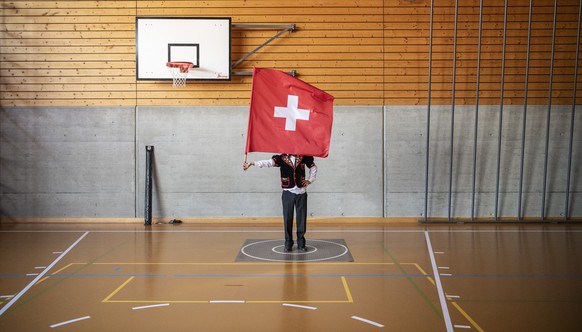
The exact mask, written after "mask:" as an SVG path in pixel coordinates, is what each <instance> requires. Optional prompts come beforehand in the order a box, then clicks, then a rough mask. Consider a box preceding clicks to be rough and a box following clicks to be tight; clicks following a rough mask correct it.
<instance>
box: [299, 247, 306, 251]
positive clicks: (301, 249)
mask: <svg viewBox="0 0 582 332" xmlns="http://www.w3.org/2000/svg"><path fill="white" fill-rule="evenodd" d="M299 251H301V252H307V247H301V248H299Z"/></svg>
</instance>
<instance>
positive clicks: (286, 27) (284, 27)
mask: <svg viewBox="0 0 582 332" xmlns="http://www.w3.org/2000/svg"><path fill="white" fill-rule="evenodd" d="M232 27H233V28H235V29H270V30H281V31H279V32H278V33H277V34H276V35H274V36H273V37H271V38H270V39H269V40H267V41H266V42H264V43H263V44H261V45H259V46H257V47H256V48H255V49H254V50H252V51H250V52H249V53H248V54H246V55H245V56H243V57H242V58H240V59H238V60H237V61H236V62H235V63H233V64H232V67H231V68H232V69H234V68H236V67H237V66H238V65H240V64H241V63H242V62H243V61H245V60H246V59H247V58H248V57H250V56H251V55H253V54H255V53H257V52H258V51H259V50H260V49H262V48H263V47H265V46H267V45H268V44H269V43H270V42H272V41H273V40H275V39H277V38H279V37H280V36H281V35H283V34H284V33H285V32H288V31H291V32H295V30H296V29H297V26H296V25H295V24H289V25H258V24H233V25H232ZM291 73H292V75H293V76H295V75H296V74H297V72H296V71H295V70H292V71H291ZM232 74H233V75H241V76H244V75H249V73H248V72H233V73H232ZM250 75H252V73H250Z"/></svg>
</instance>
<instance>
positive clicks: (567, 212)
mask: <svg viewBox="0 0 582 332" xmlns="http://www.w3.org/2000/svg"><path fill="white" fill-rule="evenodd" d="M581 18H582V2H580V5H579V6H578V35H577V38H576V65H575V66H574V89H573V90H574V91H572V113H570V140H569V142H568V170H567V171H566V204H565V207H564V219H565V220H568V219H569V217H570V175H571V173H572V145H573V141H574V119H575V115H576V92H577V87H578V61H580V29H582V24H581V21H582V20H581Z"/></svg>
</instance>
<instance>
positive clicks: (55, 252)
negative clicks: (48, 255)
mask: <svg viewBox="0 0 582 332" xmlns="http://www.w3.org/2000/svg"><path fill="white" fill-rule="evenodd" d="M62 253H63V252H62V251H53V254H55V255H56V254H62Z"/></svg>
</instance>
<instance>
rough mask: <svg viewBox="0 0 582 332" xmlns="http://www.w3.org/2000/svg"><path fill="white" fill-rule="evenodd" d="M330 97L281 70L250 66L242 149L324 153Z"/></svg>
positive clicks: (330, 114)
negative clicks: (251, 73)
mask: <svg viewBox="0 0 582 332" xmlns="http://www.w3.org/2000/svg"><path fill="white" fill-rule="evenodd" d="M333 99H334V98H333V96H332V95H330V94H329V93H327V92H325V91H322V90H320V89H318V88H316V87H314V86H312V85H310V84H308V83H305V82H303V81H301V80H300V79H297V78H295V77H293V76H291V75H289V74H287V73H284V72H282V71H278V70H273V69H265V68H254V69H253V86H252V93H251V109H250V113H249V127H248V133H247V144H246V149H245V153H248V152H273V153H288V154H299V155H305V156H314V157H321V158H325V157H327V156H328V154H329V143H330V138H331V127H332V123H333Z"/></svg>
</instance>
